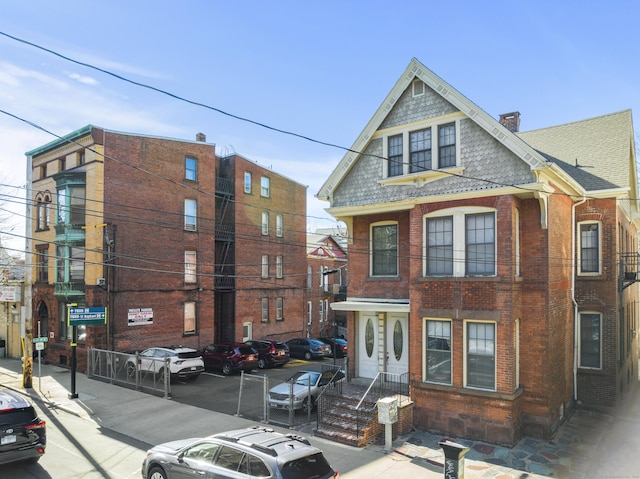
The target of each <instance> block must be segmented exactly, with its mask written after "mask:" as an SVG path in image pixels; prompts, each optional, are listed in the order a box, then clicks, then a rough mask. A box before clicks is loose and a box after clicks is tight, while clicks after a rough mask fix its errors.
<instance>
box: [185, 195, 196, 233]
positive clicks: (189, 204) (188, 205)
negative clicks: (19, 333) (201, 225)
mask: <svg viewBox="0 0 640 479" xmlns="http://www.w3.org/2000/svg"><path fill="white" fill-rule="evenodd" d="M197 212H198V203H197V202H196V200H191V199H185V200H184V229H185V230H187V231H196V228H197V224H196V221H197V217H198V213H197Z"/></svg>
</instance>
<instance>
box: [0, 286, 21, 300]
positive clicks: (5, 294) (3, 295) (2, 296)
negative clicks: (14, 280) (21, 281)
mask: <svg viewBox="0 0 640 479" xmlns="http://www.w3.org/2000/svg"><path fill="white" fill-rule="evenodd" d="M0 302H2V303H19V302H20V286H0Z"/></svg>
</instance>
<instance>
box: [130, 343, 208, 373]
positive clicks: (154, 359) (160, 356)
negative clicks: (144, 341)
mask: <svg viewBox="0 0 640 479" xmlns="http://www.w3.org/2000/svg"><path fill="white" fill-rule="evenodd" d="M167 358H168V359H169V373H170V378H171V379H187V380H195V379H197V378H198V376H200V374H201V373H203V372H204V362H203V361H202V356H201V355H200V352H199V351H196V350H195V349H192V348H184V347H181V346H179V347H166V348H149V349H145V350H144V351H142V352H141V353H140V354H139V355H138V363H137V364H136V357H135V356H132V357H131V358H130V359H128V360H127V366H126V367H127V375H128V376H129V377H133V376H135V374H136V369H138V370H139V371H140V372H141V373H145V372H146V373H148V372H151V373H153V374H154V375H157V376H159V380H164V374H165V362H166V359H167Z"/></svg>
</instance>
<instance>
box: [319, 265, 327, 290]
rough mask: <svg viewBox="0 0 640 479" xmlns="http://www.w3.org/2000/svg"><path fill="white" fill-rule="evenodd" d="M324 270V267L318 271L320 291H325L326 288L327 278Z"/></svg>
mask: <svg viewBox="0 0 640 479" xmlns="http://www.w3.org/2000/svg"><path fill="white" fill-rule="evenodd" d="M322 273H324V268H322V266H320V269H319V270H318V287H319V288H320V289H323V287H324V281H325V279H326V278H325V277H324V274H322Z"/></svg>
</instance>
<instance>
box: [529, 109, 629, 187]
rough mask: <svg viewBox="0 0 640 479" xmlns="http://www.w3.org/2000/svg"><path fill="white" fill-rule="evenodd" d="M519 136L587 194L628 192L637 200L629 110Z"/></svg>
mask: <svg viewBox="0 0 640 479" xmlns="http://www.w3.org/2000/svg"><path fill="white" fill-rule="evenodd" d="M518 136H519V137H520V138H522V139H523V140H524V141H525V142H526V143H527V144H529V145H530V146H532V147H533V148H535V149H536V150H537V151H538V152H540V153H541V154H542V155H544V157H545V158H546V159H547V161H550V162H553V163H556V164H557V165H558V166H559V167H560V168H562V170H563V171H565V172H566V173H567V174H569V175H570V176H571V177H573V178H574V179H575V180H576V181H577V182H578V183H580V185H582V187H583V188H584V189H585V190H586V191H588V192H593V191H599V190H610V189H614V188H631V192H630V193H631V195H632V197H634V198H635V197H636V191H637V185H636V166H635V151H634V150H635V148H634V139H633V119H632V117H631V110H624V111H620V112H617V113H611V114H609V115H604V116H599V117H596V118H590V119H587V120H582V121H577V122H573V123H566V124H564V125H558V126H552V127H549V128H542V129H539V130H533V131H526V132H521V133H518Z"/></svg>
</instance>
